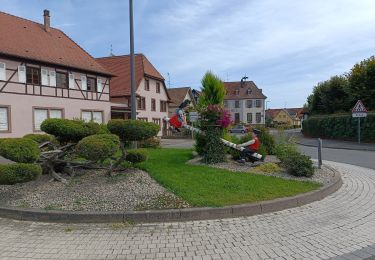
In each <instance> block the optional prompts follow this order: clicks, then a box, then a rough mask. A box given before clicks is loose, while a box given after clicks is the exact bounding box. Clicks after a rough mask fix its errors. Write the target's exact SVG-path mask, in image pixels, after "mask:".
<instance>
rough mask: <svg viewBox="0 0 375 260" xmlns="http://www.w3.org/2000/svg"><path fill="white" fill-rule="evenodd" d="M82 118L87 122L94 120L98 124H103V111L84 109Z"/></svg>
mask: <svg viewBox="0 0 375 260" xmlns="http://www.w3.org/2000/svg"><path fill="white" fill-rule="evenodd" d="M81 119H82V120H83V121H85V122H91V121H93V122H95V123H98V124H103V122H104V120H103V111H94V110H82V112H81Z"/></svg>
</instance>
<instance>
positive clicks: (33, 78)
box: [26, 67, 40, 85]
mask: <svg viewBox="0 0 375 260" xmlns="http://www.w3.org/2000/svg"><path fill="white" fill-rule="evenodd" d="M26 83H27V84H33V85H40V69H39V68H33V67H27V68H26Z"/></svg>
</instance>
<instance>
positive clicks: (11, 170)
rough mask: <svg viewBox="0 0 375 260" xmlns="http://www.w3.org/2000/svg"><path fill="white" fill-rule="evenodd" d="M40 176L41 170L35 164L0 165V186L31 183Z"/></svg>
mask: <svg viewBox="0 0 375 260" xmlns="http://www.w3.org/2000/svg"><path fill="white" fill-rule="evenodd" d="M41 174H42V168H41V167H40V166H39V165H36V164H26V163H15V164H2V165H0V184H2V185H10V184H16V183H20V182H27V181H32V180H35V179H36V178H38V177H39V176H40V175H41Z"/></svg>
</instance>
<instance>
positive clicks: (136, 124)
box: [107, 119, 160, 142]
mask: <svg viewBox="0 0 375 260" xmlns="http://www.w3.org/2000/svg"><path fill="white" fill-rule="evenodd" d="M107 128H108V130H109V131H110V132H111V133H112V134H115V135H117V136H119V137H120V139H121V141H123V142H125V141H142V140H146V139H148V138H151V137H154V136H156V135H157V134H158V132H159V130H160V126H159V125H157V124H154V123H148V122H144V121H140V120H122V119H113V120H110V121H109V122H108V124H107Z"/></svg>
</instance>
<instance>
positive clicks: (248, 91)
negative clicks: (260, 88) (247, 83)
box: [246, 88, 251, 96]
mask: <svg viewBox="0 0 375 260" xmlns="http://www.w3.org/2000/svg"><path fill="white" fill-rule="evenodd" d="M246 94H247V95H248V96H250V95H251V89H249V88H248V89H247V91H246Z"/></svg>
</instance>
